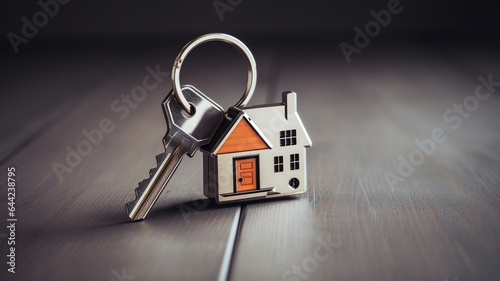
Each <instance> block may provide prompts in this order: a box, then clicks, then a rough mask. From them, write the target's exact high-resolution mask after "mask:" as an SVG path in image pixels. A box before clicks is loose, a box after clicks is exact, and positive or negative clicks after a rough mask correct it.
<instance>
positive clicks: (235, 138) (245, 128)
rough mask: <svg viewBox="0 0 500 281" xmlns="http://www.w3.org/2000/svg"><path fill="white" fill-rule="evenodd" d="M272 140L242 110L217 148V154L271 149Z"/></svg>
mask: <svg viewBox="0 0 500 281" xmlns="http://www.w3.org/2000/svg"><path fill="white" fill-rule="evenodd" d="M271 147H272V144H271V142H269V140H267V138H266V137H265V136H264V134H263V133H262V132H261V131H260V130H259V128H258V127H257V125H255V123H254V122H253V121H251V119H250V117H248V115H247V114H245V113H244V112H242V114H239V117H237V118H236V120H235V122H234V124H233V125H232V126H231V128H230V130H229V131H228V133H227V134H226V136H225V137H224V139H222V141H221V142H220V144H219V145H218V146H217V148H216V149H215V151H214V153H215V154H224V153H231V152H241V151H249V150H259V149H270V148H271Z"/></svg>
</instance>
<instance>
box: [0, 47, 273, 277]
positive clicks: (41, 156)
mask: <svg viewBox="0 0 500 281" xmlns="http://www.w3.org/2000/svg"><path fill="white" fill-rule="evenodd" d="M161 51H162V52H159V51H154V52H152V51H151V50H147V51H146V50H141V52H138V53H137V54H135V56H134V57H133V58H129V59H128V60H122V62H126V64H124V63H120V64H117V63H116V62H115V63H114V64H113V67H112V68H113V69H115V70H116V72H115V73H113V74H112V75H109V76H105V77H103V81H102V83H101V84H100V85H99V86H98V87H91V88H88V89H86V90H83V92H81V93H79V92H71V93H68V94H71V95H77V94H81V95H82V98H80V99H79V102H78V103H76V104H75V103H74V104H73V108H71V110H64V109H65V108H64V106H63V105H58V106H56V105H54V107H49V108H46V110H47V111H48V112H49V111H53V110H56V111H57V110H59V111H61V112H63V113H61V114H60V115H59V116H58V118H57V119H56V120H54V121H53V122H52V124H51V125H50V126H48V127H46V128H45V130H43V132H42V133H40V134H38V135H37V137H36V138H35V139H34V140H33V141H31V142H29V143H27V144H26V145H25V147H23V149H22V150H21V151H19V152H18V153H17V154H16V155H15V156H14V157H13V158H12V159H10V160H9V161H7V163H6V164H4V165H2V170H6V168H7V166H15V167H16V170H17V179H18V190H17V198H18V199H17V202H16V203H17V216H18V219H19V221H18V227H17V241H18V246H17V258H18V266H17V267H18V273H16V275H15V278H16V280H34V279H44V280H48V279H50V280H110V279H112V278H116V276H115V275H114V273H116V272H118V274H120V273H121V272H122V269H124V270H125V272H126V274H128V275H132V276H136V277H137V278H138V279H140V280H157V279H159V278H161V279H166V280H183V279H184V280H193V279H195V280H197V279H198V280H199V279H209V280H214V279H217V278H219V277H222V278H223V279H225V278H224V276H225V275H226V274H227V267H226V268H224V267H223V264H224V263H226V264H229V260H227V258H229V259H230V257H231V256H230V254H231V251H229V252H228V251H227V249H231V247H232V246H233V245H232V242H231V241H232V240H231V237H230V236H231V235H234V233H235V231H236V228H235V227H234V226H237V222H238V219H239V212H240V206H239V205H227V206H217V205H216V204H214V203H212V202H209V201H208V200H206V199H204V196H203V191H202V190H203V189H202V176H201V171H202V167H201V165H202V164H201V163H202V161H201V155H199V153H198V155H196V156H195V157H194V158H193V159H190V158H189V157H185V159H184V160H183V163H181V166H180V168H179V169H178V171H177V172H176V174H175V175H174V177H173V178H172V179H171V181H170V183H169V187H168V188H167V189H168V191H167V192H164V194H163V196H162V197H161V199H160V200H159V201H158V202H157V204H156V205H155V206H154V208H153V210H152V212H151V213H150V215H149V217H148V219H147V220H145V221H142V222H138V223H129V222H128V218H127V217H126V214H125V209H124V204H125V203H126V202H128V201H131V200H132V199H133V196H134V193H133V192H134V191H133V190H134V188H135V187H136V186H137V183H138V182H139V181H141V180H142V179H144V178H146V176H147V172H148V170H149V169H150V168H152V167H154V165H155V159H154V156H155V155H156V154H158V153H160V152H162V149H163V148H162V142H161V139H162V137H163V135H164V134H165V132H166V125H165V119H164V116H163V113H162V111H161V107H160V103H161V101H162V100H163V99H164V98H165V96H166V94H167V93H168V92H169V90H170V87H171V85H170V80H169V79H165V81H164V82H162V83H159V85H158V87H156V88H155V89H153V90H152V91H150V92H149V93H148V96H147V97H146V98H145V100H143V101H141V102H136V103H135V104H134V106H133V107H132V106H130V107H129V111H128V112H127V113H125V111H119V112H116V111H114V110H113V109H112V107H111V105H112V104H113V103H114V102H115V101H116V100H117V99H118V100H121V95H122V93H125V94H129V93H130V92H131V89H133V88H134V87H135V86H137V85H141V84H142V81H143V77H144V76H145V75H146V74H147V73H148V71H147V70H145V67H146V66H150V67H151V68H153V69H155V66H156V65H157V64H158V63H159V62H163V61H168V62H170V61H171V60H170V59H167V58H166V56H168V55H170V56H171V57H172V58H173V57H175V54H176V52H174V51H172V52H170V51H169V49H166V50H165V49H162V50H161ZM169 53H170V54H169ZM264 54H265V52H264ZM235 56H237V54H235ZM86 59H87V60H89V61H90V62H89V65H94V66H95V67H96V68H99V67H100V64H99V62H98V61H95V60H94V59H93V58H92V57H86ZM230 59H231V56H229V58H228V59H223V60H221V59H220V58H219V59H218V62H219V63H220V64H221V66H227V67H228V68H229V69H224V68H220V69H219V68H217V70H216V71H214V73H215V75H218V74H219V72H220V73H224V75H225V76H226V78H227V79H228V81H229V82H228V88H229V89H231V88H235V89H236V88H241V89H244V83H242V84H241V85H239V84H231V83H232V82H231V81H235V82H234V83H237V82H238V81H239V80H238V77H233V76H234V75H233V73H234V74H235V75H236V74H237V73H239V72H237V71H234V70H233V69H232V68H234V67H236V66H239V65H238V64H237V63H233V62H232V61H231V60H230ZM214 60H215V58H214ZM160 65H161V67H160V69H161V71H164V72H169V70H170V64H168V63H164V64H163V63H160ZM163 65H168V66H165V67H163ZM89 67H90V66H89ZM262 70H263V72H264V73H265V71H266V64H265V63H263V64H262ZM228 73H229V74H228ZM245 73H246V72H245V71H243V72H242V76H244V75H245ZM187 74H190V71H189V68H187ZM96 76H98V74H96ZM188 76H189V75H188ZM92 77H94V76H92ZM92 77H90V78H89V77H86V76H80V77H79V78H80V80H79V81H78V82H79V83H80V84H86V83H91V81H89V80H88V79H92ZM198 78H199V79H198V80H200V81H201V82H204V83H200V84H201V85H202V87H203V85H207V84H209V83H207V80H209V79H210V77H208V76H206V75H205V76H201V77H200V76H198ZM52 80H53V83H57V80H56V79H55V78H52ZM68 83H69V84H71V83H70V82H68ZM219 86H220V85H219ZM208 88H210V87H208ZM265 88H266V85H265V83H261V84H260V86H259V87H258V90H260V91H263V90H262V89H265ZM13 91H17V90H15V89H13ZM207 94H209V95H210V96H211V97H212V98H213V99H215V100H223V99H222V97H225V96H226V94H223V92H222V93H221V92H218V93H217V92H215V94H211V93H210V91H209V92H208V93H207ZM231 97H232V96H231ZM232 98H233V99H234V100H235V101H236V100H237V99H238V97H237V95H234V97H232ZM260 98H261V99H263V98H265V96H264V97H260ZM119 104H120V105H121V106H123V105H124V103H123V102H120V103H119ZM120 117H123V118H120ZM105 118H108V119H109V120H111V127H113V128H114V129H113V131H112V132H111V133H104V134H103V139H102V141H101V143H100V144H98V145H95V146H92V148H91V152H90V153H89V154H88V155H85V156H82V161H81V163H80V164H77V165H75V167H73V168H71V171H70V172H66V173H64V174H63V175H62V178H61V179H59V178H58V177H57V175H56V173H55V171H54V169H53V167H52V165H53V163H54V162H59V163H61V164H64V165H67V164H66V161H67V159H66V158H67V157H68V156H67V155H68V154H69V153H68V149H67V147H70V149H71V150H78V145H79V144H80V143H82V141H86V140H87V137H86V136H85V135H84V134H83V133H82V131H83V130H87V131H92V130H95V129H96V128H99V124H100V123H101V122H102V120H103V119H105ZM25 122H29V120H27V121H25ZM2 148H5V149H6V150H8V149H9V147H6V146H3V147H2ZM74 162H77V161H74ZM1 183H2V186H6V178H5V177H4V175H2V178H1ZM0 203H1V205H2V206H7V193H6V189H2V197H1V200H0ZM233 232H234V233H233ZM231 233H233V234H231ZM0 246H1V249H2V253H4V252H5V253H6V251H7V248H6V246H7V244H6V243H2V244H1V245H0ZM224 259H226V260H227V261H225V260H224ZM0 261H1V262H2V264H5V262H6V257H5V255H2V258H0ZM0 276H1V278H0V279H2V280H3V279H4V278H6V277H7V272H6V270H3V269H2V270H1V271H0Z"/></svg>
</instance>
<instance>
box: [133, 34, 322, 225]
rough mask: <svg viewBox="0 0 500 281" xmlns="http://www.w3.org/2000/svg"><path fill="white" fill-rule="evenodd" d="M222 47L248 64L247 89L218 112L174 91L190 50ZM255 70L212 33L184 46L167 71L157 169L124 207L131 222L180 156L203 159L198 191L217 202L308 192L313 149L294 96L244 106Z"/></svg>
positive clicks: (243, 49) (195, 95)
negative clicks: (168, 85)
mask: <svg viewBox="0 0 500 281" xmlns="http://www.w3.org/2000/svg"><path fill="white" fill-rule="evenodd" d="M210 41H222V42H226V43H229V44H231V45H233V46H234V47H236V48H237V49H238V50H239V51H240V53H241V54H242V55H243V56H244V57H245V58H246V61H247V64H248V83H247V87H246V90H245V92H244V94H243V96H242V97H241V99H240V100H239V101H238V102H237V103H236V104H235V106H233V107H230V108H229V109H228V111H227V112H224V110H223V109H222V107H221V106H219V105H218V104H217V103H215V102H214V101H212V100H211V99H210V98H208V97H207V96H205V95H204V94H203V93H201V92H200V91H199V90H197V89H196V88H195V87H193V86H191V85H184V86H182V87H181V86H180V71H181V66H182V63H183V62H184V60H185V59H186V57H187V55H188V54H189V52H190V51H191V50H192V49H193V48H195V47H196V46H198V45H200V44H203V43H206V42H210ZM256 68H257V66H256V63H255V59H254V57H253V55H252V53H251V52H250V50H249V49H248V48H247V46H245V44H243V43H242V42H241V41H240V40H238V39H236V38H235V37H233V36H230V35H227V34H223V33H210V34H206V35H203V36H200V37H198V38H196V39H194V40H192V41H191V42H189V43H188V44H186V45H185V46H184V47H183V48H182V50H181V52H180V53H179V55H178V56H177V58H176V59H175V63H174V66H173V69H172V83H173V89H172V90H171V91H170V93H169V94H168V95H167V97H166V98H165V100H164V101H163V102H162V108H163V112H164V114H165V119H166V121H167V133H166V135H165V137H164V138H163V145H164V147H165V152H164V153H162V154H159V155H157V156H156V162H157V167H156V168H153V169H151V170H150V171H149V175H150V177H149V178H148V179H145V180H143V181H142V182H140V183H139V187H137V188H136V189H135V196H136V198H135V200H134V201H132V202H129V203H127V204H126V205H125V209H126V211H127V215H128V216H129V218H130V219H131V220H141V219H144V218H145V217H146V216H147V214H148V213H149V211H150V210H151V207H153V205H154V203H155V202H156V200H157V199H158V197H159V196H160V194H161V192H162V191H163V189H164V188H165V186H166V185H167V183H168V181H169V180H170V178H171V177H172V175H173V173H174V172H175V170H176V169H177V167H178V166H179V164H180V162H181V160H182V158H183V156H184V155H185V154H187V155H189V156H190V157H193V155H194V154H195V153H196V151H197V150H198V149H200V150H201V151H202V152H203V192H204V194H205V196H207V197H208V198H213V199H215V201H216V202H217V203H228V202H237V201H244V200H253V199H264V198H274V197H278V196H286V195H293V194H300V193H304V192H305V191H306V190H307V172H306V171H307V170H306V148H308V147H310V146H311V145H312V143H311V139H310V138H309V135H308V134H307V132H306V130H305V128H304V125H303V124H302V121H301V120H300V117H299V115H298V113H297V95H296V94H295V93H294V92H284V93H283V101H282V103H280V104H273V105H259V106H252V107H245V106H246V105H247V103H248V101H249V100H250V98H251V97H252V95H253V92H254V90H255V86H256V83H257V69H256Z"/></svg>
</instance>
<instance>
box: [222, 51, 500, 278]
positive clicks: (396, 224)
mask: <svg viewBox="0 0 500 281" xmlns="http://www.w3.org/2000/svg"><path fill="white" fill-rule="evenodd" d="M309 53H321V54H322V56H321V57H320V56H317V57H314V58H312V59H311V57H307V58H303V59H300V56H299V54H297V53H288V54H285V55H283V58H282V60H281V61H280V67H281V68H280V70H281V72H280V73H281V75H280V82H279V84H278V85H279V86H278V87H279V88H280V89H283V90H294V91H296V92H297V94H298V112H299V113H300V114H301V117H302V120H303V122H304V124H305V126H306V128H307V129H308V131H309V134H310V136H311V139H312V141H313V147H312V148H311V149H309V150H308V169H309V170H308V179H309V189H308V192H307V195H306V196H303V197H297V198H289V199H285V200H276V201H272V202H267V201H266V202H256V203H248V204H247V205H246V206H245V207H244V209H243V217H244V220H243V221H242V225H241V231H240V232H239V236H238V244H237V247H236V250H235V255H234V258H233V264H232V270H231V275H230V276H231V279H233V280H276V279H280V278H283V280H305V279H308V280H445V279H448V280H454V279H455V278H458V280H479V279H480V280H497V279H498V278H500V270H499V268H500V267H499V265H500V252H499V249H500V245H499V243H498V239H497V237H499V235H500V204H499V203H500V201H499V199H500V197H499V196H498V194H499V192H500V185H499V179H500V177H499V176H500V174H499V171H500V161H499V159H500V155H499V151H500V147H499V144H500V130H499V127H498V126H496V125H495V123H497V120H499V117H500V115H499V113H498V110H497V109H498V107H499V105H500V99H499V98H498V95H494V96H492V97H490V98H489V99H488V100H487V102H482V103H481V104H480V105H479V108H478V109H477V110H476V111H474V112H472V113H471V115H470V117H469V118H468V119H466V120H465V119H464V120H463V124H462V125H461V127H460V128H457V129H456V130H453V129H452V128H450V124H448V123H446V122H444V121H443V113H444V112H445V111H446V110H447V109H448V108H450V107H452V106H453V104H455V103H462V102H463V100H464V98H465V97H467V96H469V95H473V94H474V89H475V86H476V85H477V83H478V82H477V81H475V78H476V76H475V75H474V76H470V77H464V76H463V74H462V73H463V72H462V71H457V70H456V69H454V68H453V66H449V65H448V64H447V61H442V60H439V59H436V58H435V56H433V55H432V53H429V52H428V51H425V49H424V50H422V51H414V52H412V53H411V55H408V54H400V55H398V54H397V52H391V53H390V54H388V53H385V52H380V53H377V54H376V55H373V57H370V59H365V60H363V59H361V60H360V61H359V60H358V61H357V62H356V63H355V62H353V63H352V64H351V65H346V63H345V61H342V60H339V61H337V60H335V58H334V56H333V55H332V56H329V55H328V54H329V53H328V51H327V50H317V51H316V52H314V51H309ZM304 69H307V70H308V71H307V73H304V71H303V70H304ZM479 74H480V73H478V74H477V75H479ZM276 99H278V96H277V97H276ZM435 128H442V129H443V130H445V133H446V134H447V141H446V142H444V143H443V144H438V145H437V146H436V149H435V152H433V153H432V154H431V155H430V156H425V159H424V162H423V163H422V164H420V165H419V166H417V167H415V171H414V173H413V174H412V175H410V176H408V177H407V178H404V180H403V181H402V182H397V183H396V184H394V185H393V186H391V185H389V184H388V181H387V180H386V178H385V176H384V174H385V173H386V172H392V173H395V174H398V165H399V160H398V156H400V155H401V156H402V157H405V158H406V159H408V157H409V155H410V153H412V151H414V150H415V149H418V147H417V146H416V145H415V143H414V141H415V140H417V139H418V140H424V139H427V138H430V137H431V132H432V130H433V129H435ZM328 239H330V240H331V241H330V242H331V243H332V248H333V251H332V253H330V254H329V255H328V258H327V259H326V260H324V261H321V260H318V259H316V258H315V251H316V249H317V248H318V247H322V244H321V243H320V242H319V241H328ZM322 248H324V247H322ZM322 251H323V252H321V254H324V253H325V252H324V250H322ZM249 265H251V266H249ZM299 267H300V269H298V268H299ZM256 269H258V270H256Z"/></svg>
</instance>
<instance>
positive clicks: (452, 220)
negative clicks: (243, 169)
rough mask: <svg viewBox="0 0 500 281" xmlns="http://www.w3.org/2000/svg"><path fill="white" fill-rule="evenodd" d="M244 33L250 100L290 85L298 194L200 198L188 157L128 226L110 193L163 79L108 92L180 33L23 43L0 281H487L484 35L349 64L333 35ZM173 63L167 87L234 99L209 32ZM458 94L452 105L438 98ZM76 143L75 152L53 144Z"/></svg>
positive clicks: (498, 68)
mask: <svg viewBox="0 0 500 281" xmlns="http://www.w3.org/2000/svg"><path fill="white" fill-rule="evenodd" d="M244 41H245V42H247V43H248V45H249V47H250V48H251V49H252V51H254V54H255V57H256V60H257V64H258V87H257V89H256V92H255V95H254V98H253V99H252V101H251V104H252V105H256V104H264V103H270V102H279V101H280V99H281V92H282V91H286V90H293V91H295V92H297V94H298V110H299V113H300V115H301V118H302V120H303V122H304V124H305V126H306V128H307V130H308V133H309V135H310V137H311V139H312V142H313V147H312V148H310V149H308V151H307V153H308V185H309V188H308V191H307V193H306V194H304V195H302V196H296V197H286V198H282V199H276V200H268V201H256V202H246V203H237V204H236V203H235V204H230V205H222V206H219V205H217V204H215V203H213V202H212V201H209V200H208V199H205V197H204V196H203V189H202V156H201V153H197V154H196V155H195V156H194V157H193V158H192V159H191V158H188V157H186V158H184V160H183V162H182V163H181V165H180V168H179V169H178V170H177V172H176V173H175V175H174V176H173V178H172V180H171V181H170V183H169V185H168V187H167V190H166V191H164V192H163V194H162V195H161V197H160V199H159V200H158V202H157V203H156V205H155V206H154V208H153V209H152V211H151V213H150V215H149V217H148V218H147V219H146V220H144V221H141V222H129V221H128V218H127V217H126V214H125V210H124V204H125V203H126V202H128V201H130V200H132V199H133V196H134V194H133V189H134V188H135V187H136V185H137V182H139V181H140V180H142V179H143V178H146V177H147V173H148V170H149V169H150V168H152V167H154V165H155V159H154V156H155V155H156V154H158V153H160V152H162V143H161V138H162V137H163V135H164V133H165V130H166V127H165V120H164V118H163V113H162V111H161V107H160V102H161V101H162V100H163V99H164V98H165V96H166V94H167V93H168V91H169V90H170V88H171V82H170V79H169V78H168V77H163V76H161V75H160V76H159V77H158V81H157V82H158V83H157V85H156V86H155V87H154V89H152V90H150V91H148V94H147V96H146V97H145V98H144V100H142V101H140V102H136V103H130V104H128V105H127V103H126V102H125V101H123V100H122V94H126V95H127V94H130V92H131V91H132V89H133V88H134V87H136V86H138V85H142V83H143V78H144V77H145V76H146V75H147V74H148V70H146V67H148V66H149V67H150V68H152V69H156V67H157V65H159V69H160V70H161V71H162V72H167V73H170V70H171V63H172V61H173V59H174V57H175V56H176V54H177V52H178V50H179V49H180V48H181V47H182V44H183V43H185V40H184V39H183V40H177V41H172V42H170V43H169V44H166V45H161V46H160V45H153V46H152V47H149V48H146V47H133V46H130V47H131V48H117V49H114V48H103V49H85V48H76V49H66V50H62V51H52V50H45V51H44V50H43V49H41V50H37V51H36V52H35V51H30V52H28V53H26V54H21V55H18V56H16V57H12V58H10V59H9V60H7V62H6V63H5V64H2V65H1V66H0V68H1V69H2V73H3V74H2V76H3V77H2V88H3V89H2V100H3V101H2V103H1V110H0V115H1V120H2V122H1V131H2V132H3V134H2V138H1V141H0V159H1V160H0V161H1V162H0V163H1V171H2V173H1V175H0V182H1V186H2V188H1V197H0V208H1V209H2V212H1V213H2V214H3V215H4V219H3V226H2V229H1V230H0V235H1V234H2V233H3V235H2V236H1V237H0V238H1V242H0V250H1V251H0V253H1V258H0V264H1V265H2V266H1V270H0V279H1V280H72V281H76V280H306V279H308V280H437V281H442V280H500V240H499V238H500V183H499V181H500V160H499V159H500V126H499V125H498V122H499V121H500V110H499V109H500V97H499V95H498V94H499V92H500V87H495V88H494V90H495V92H494V93H492V94H491V95H490V96H489V97H487V98H484V99H483V100H479V99H477V98H476V100H477V101H478V102H477V104H476V103H475V102H474V98H471V97H470V96H474V95H475V89H476V87H477V86H478V85H480V82H479V81H478V78H477V77H478V76H480V75H481V76H482V77H485V78H487V77H488V75H490V74H492V75H493V80H494V81H499V80H500V63H499V62H500V54H499V52H498V46H491V47H484V46H483V47H481V48H479V47H457V45H441V46H439V47H437V46H432V47H429V46H423V45H416V46H411V45H387V46H385V45H384V46H381V45H379V46H376V44H375V43H374V44H373V46H370V48H367V49H366V50H363V53H361V54H360V55H355V56H353V61H352V63H350V64H348V63H347V62H346V60H345V59H344V58H343V56H342V54H341V52H340V50H339V48H338V46H337V43H335V42H333V43H328V42H326V43H324V44H317V45H315V46H307V45H305V44H293V42H285V43H286V44H284V45H283V44H272V43H267V44H266V43H262V44H259V43H258V42H259V40H258V39H255V40H254V41H252V38H249V39H245V40H244ZM186 63H187V65H185V66H184V68H183V76H182V81H184V82H185V83H189V84H193V85H195V86H196V87H197V88H198V89H200V90H201V91H203V92H204V93H206V94H207V95H209V96H210V97H211V98H213V99H214V100H215V101H217V102H219V103H220V104H221V105H222V106H224V107H225V108H227V107H228V106H230V105H232V104H233V103H234V102H235V101H236V100H237V99H239V95H240V93H241V92H242V90H243V87H244V84H245V82H246V72H245V71H246V69H245V67H246V66H245V64H244V63H243V59H241V58H240V57H239V54H238V52H237V51H235V50H233V49H232V48H231V47H229V46H224V45H222V44H217V43H213V46H209V45H207V47H206V48H200V49H199V50H196V51H195V52H193V54H192V55H190V57H189V60H188V61H187V62H186ZM165 76H166V75H165ZM160 80H162V81H160ZM153 82H154V81H153ZM486 89H487V88H485V87H483V88H482V90H481V91H483V92H481V93H482V94H483V95H484V93H486V92H485V91H486ZM483 97H484V96H483ZM464 100H465V102H467V103H468V104H466V105H465V106H464V107H463V108H464V113H465V114H464V115H463V116H464V117H461V116H460V114H459V113H455V112H453V110H454V104H457V105H461V104H462V105H463V103H464ZM118 107H120V109H118ZM467 108H469V109H471V108H474V110H470V111H469V110H467ZM448 110H452V113H447V111H448ZM444 114H448V115H447V116H448V118H451V119H452V121H450V120H445V119H444V117H443V115H444ZM457 116H458V117H457ZM465 116H466V117H467V118H465ZM103 120H104V121H103ZM102 122H104V125H105V126H104V127H105V128H106V129H107V130H108V132H107V133H102V136H103V137H102V140H100V141H98V140H99V138H98V137H96V139H95V140H94V141H95V143H96V144H92V145H91V146H90V147H89V146H88V144H89V143H90V142H86V140H87V137H86V136H85V135H84V133H82V131H83V130H86V131H92V130H95V129H97V128H100V124H101V123H102ZM459 122H460V124H459ZM458 124H459V125H458ZM101 125H102V124H101ZM111 129H112V131H111ZM436 129H438V132H441V133H440V134H437V133H436V132H434V133H433V131H434V130H436ZM439 129H441V131H439ZM109 131H111V132H109ZM94 132H95V131H94ZM433 136H438V137H437V138H434V139H433ZM436 140H439V142H437V141H436ZM416 142H417V143H419V142H420V143H422V142H423V143H425V145H427V146H425V147H424V149H420V148H419V146H418V145H417V144H416ZM85 144H87V146H85ZM433 147H435V148H433ZM78 148H80V151H83V152H84V154H85V155H83V156H78V157H76V156H75V155H72V154H71V153H70V152H69V151H72V150H77V149H78ZM423 150H426V151H423ZM424 152H427V154H425V153H424ZM68 155H70V156H68ZM66 158H68V159H69V160H68V159H66ZM80 158H81V159H80ZM401 159H404V160H401ZM68 161H69V162H68ZM406 161H408V163H409V164H404V165H405V167H403V168H401V169H403V173H400V172H398V168H400V166H401V165H403V164H402V163H404V162H406ZM411 161H413V162H411ZM56 163H59V164H60V165H59V164H56ZM68 163H71V165H73V166H74V167H70V164H68ZM412 163H413V164H412ZM54 165H58V169H59V170H58V171H59V172H55V170H54ZM62 165H65V166H66V167H67V168H68V170H66V171H64V170H62V168H61V167H62ZM409 166H411V167H409ZM8 167H15V169H16V176H15V179H16V180H17V181H16V184H17V185H16V186H17V189H16V201H15V202H16V205H15V206H16V212H15V217H16V218H17V222H16V230H15V234H16V240H15V241H16V252H15V253H16V273H15V274H11V273H9V272H7V268H8V266H7V265H6V262H7V257H6V255H7V254H8V248H9V247H10V246H8V243H7V242H8V239H7V235H10V234H9V233H8V232H7V228H6V225H7V224H8V222H7V202H8V201H7V168H8ZM58 174H59V176H58Z"/></svg>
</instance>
